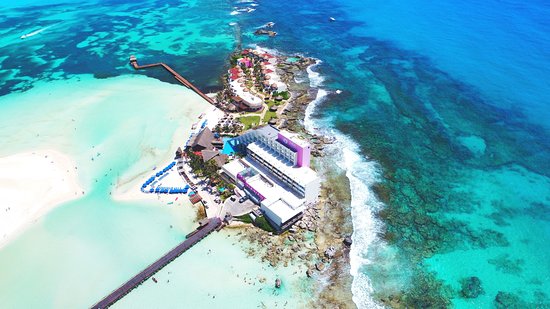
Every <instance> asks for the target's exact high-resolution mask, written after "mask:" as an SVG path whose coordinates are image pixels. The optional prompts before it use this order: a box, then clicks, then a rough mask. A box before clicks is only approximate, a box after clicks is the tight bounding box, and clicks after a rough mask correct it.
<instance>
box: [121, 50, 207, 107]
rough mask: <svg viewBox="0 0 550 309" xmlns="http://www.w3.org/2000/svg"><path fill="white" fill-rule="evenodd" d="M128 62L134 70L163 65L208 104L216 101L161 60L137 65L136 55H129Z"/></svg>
mask: <svg viewBox="0 0 550 309" xmlns="http://www.w3.org/2000/svg"><path fill="white" fill-rule="evenodd" d="M130 64H131V65H132V66H133V67H134V69H136V70H141V69H147V68H152V67H158V66H160V67H163V68H164V69H165V70H166V71H168V72H170V73H171V74H172V75H173V76H174V78H175V79H176V80H177V81H178V82H180V83H182V84H183V85H184V86H185V87H187V88H189V89H191V90H193V91H195V93H197V94H198V95H200V96H201V97H202V98H203V99H205V100H206V101H207V102H208V103H210V104H213V105H215V104H216V102H214V100H213V99H212V98H210V97H209V96H207V95H206V94H204V93H203V92H202V91H200V90H199V88H197V87H195V85H193V84H192V83H191V82H190V81H188V80H187V79H185V78H183V76H181V75H179V74H178V72H176V71H174V70H173V69H172V68H171V67H169V66H168V65H166V64H164V63H162V62H159V63H153V64H145V65H139V64H138V63H137V58H136V56H133V55H132V56H130Z"/></svg>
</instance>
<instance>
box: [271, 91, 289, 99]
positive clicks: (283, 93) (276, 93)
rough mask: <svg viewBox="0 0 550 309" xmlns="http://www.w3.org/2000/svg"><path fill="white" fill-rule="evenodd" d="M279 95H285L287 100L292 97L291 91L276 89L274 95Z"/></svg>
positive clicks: (284, 97)
mask: <svg viewBox="0 0 550 309" xmlns="http://www.w3.org/2000/svg"><path fill="white" fill-rule="evenodd" d="M278 95H280V96H281V97H283V99H285V100H288V99H290V92H288V91H281V92H278V91H275V92H273V97H276V96H278Z"/></svg>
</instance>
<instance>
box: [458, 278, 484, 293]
mask: <svg viewBox="0 0 550 309" xmlns="http://www.w3.org/2000/svg"><path fill="white" fill-rule="evenodd" d="M461 285H462V289H461V290H460V295H461V296H462V297H464V298H476V297H478V296H479V295H480V294H483V293H484V291H483V288H482V287H481V281H480V280H479V278H478V277H469V278H464V279H463V280H462V281H461Z"/></svg>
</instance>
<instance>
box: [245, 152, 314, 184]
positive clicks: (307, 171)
mask: <svg viewBox="0 0 550 309" xmlns="http://www.w3.org/2000/svg"><path fill="white" fill-rule="evenodd" d="M248 148H249V149H250V150H251V151H253V152H255V153H256V154H257V155H258V156H259V157H261V158H262V159H264V160H265V161H267V162H268V163H269V164H271V165H273V166H274V167H275V168H277V169H278V170H279V171H281V172H283V173H284V174H286V175H287V176H288V177H289V178H290V179H292V180H294V181H296V182H297V183H298V184H300V185H302V186H305V185H306V184H308V183H310V182H312V181H314V180H315V179H316V178H317V173H316V172H315V171H314V170H312V169H311V168H309V167H293V163H291V162H289V161H288V160H285V159H283V158H282V157H280V156H278V155H277V153H276V152H274V151H273V150H271V149H270V148H269V147H266V146H264V145H262V144H261V143H257V142H255V143H252V144H250V145H248Z"/></svg>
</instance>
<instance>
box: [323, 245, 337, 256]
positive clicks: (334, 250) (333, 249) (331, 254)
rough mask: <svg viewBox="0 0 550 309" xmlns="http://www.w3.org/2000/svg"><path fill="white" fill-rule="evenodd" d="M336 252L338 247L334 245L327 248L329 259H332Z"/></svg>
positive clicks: (326, 254)
mask: <svg viewBox="0 0 550 309" xmlns="http://www.w3.org/2000/svg"><path fill="white" fill-rule="evenodd" d="M335 254H336V248H334V247H333V246H330V247H328V248H327V249H326V250H325V256H326V257H327V258H328V259H332V258H333V257H334V255H335Z"/></svg>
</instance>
